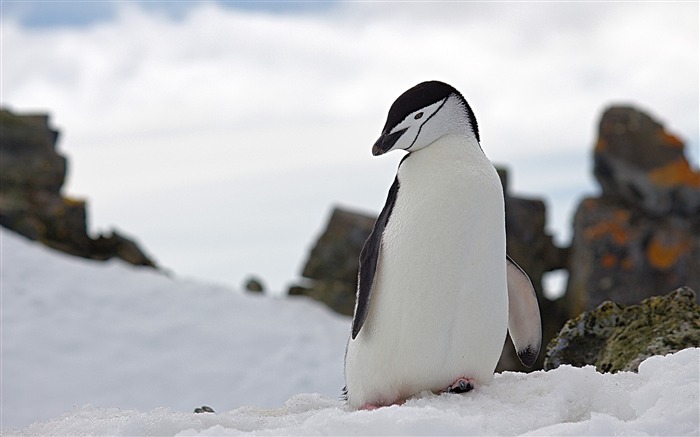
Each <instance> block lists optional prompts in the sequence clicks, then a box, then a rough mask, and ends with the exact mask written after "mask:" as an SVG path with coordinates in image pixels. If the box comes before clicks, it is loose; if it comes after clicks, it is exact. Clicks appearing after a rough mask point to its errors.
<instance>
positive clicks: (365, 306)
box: [352, 155, 408, 340]
mask: <svg viewBox="0 0 700 437" xmlns="http://www.w3.org/2000/svg"><path fill="white" fill-rule="evenodd" d="M406 156H408V155H406ZM402 162H403V161H402ZM398 192H399V177H398V176H396V178H395V179H394V183H393V184H392V185H391V188H390V189H389V195H388V196H387V198H386V203H385V204H384V208H383V209H382V212H381V213H380V214H379V217H378V218H377V221H376V222H375V223H374V229H372V233H371V234H370V236H369V238H367V241H365V245H364V246H363V247H362V252H361V253H360V271H359V273H358V275H357V303H356V304H355V317H354V318H353V320H352V339H353V340H354V339H355V337H357V334H358V333H359V332H360V329H361V328H362V325H363V324H364V323H365V319H366V318H367V312H368V311H369V301H370V298H371V297H370V294H371V293H372V285H373V284H374V273H375V272H376V271H377V261H378V259H379V247H380V246H381V244H382V234H383V233H384V228H385V227H386V224H387V223H388V222H389V216H390V215H391V211H392V210H393V209H394V204H395V203H396V195H397V193H398Z"/></svg>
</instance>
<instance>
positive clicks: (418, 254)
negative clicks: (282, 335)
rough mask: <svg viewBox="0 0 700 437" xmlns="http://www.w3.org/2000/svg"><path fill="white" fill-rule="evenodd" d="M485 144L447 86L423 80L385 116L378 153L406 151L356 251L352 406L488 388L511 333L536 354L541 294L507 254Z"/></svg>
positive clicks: (528, 353) (348, 378) (527, 360)
mask: <svg viewBox="0 0 700 437" xmlns="http://www.w3.org/2000/svg"><path fill="white" fill-rule="evenodd" d="M479 142H480V139H479V129H478V126H477V122H476V117H475V116H474V113H473V112H472V110H471V108H470V106H469V104H468V103H467V101H466V100H465V99H464V97H463V96H462V95H461V94H460V93H459V92H458V91H457V90H456V89H454V88H453V87H452V86H450V85H447V84H445V83H442V82H437V81H431V82H423V83H420V84H418V85H416V86H415V87H413V88H411V89H409V90H408V91H406V92H405V93H403V94H402V95H401V96H399V98H397V99H396V101H395V102H394V103H393V104H392V105H391V108H390V109H389V114H388V116H387V120H386V124H385V125H384V129H383V130H382V133H381V136H380V137H379V139H378V140H377V142H376V143H374V146H373V148H372V154H373V155H375V156H376V155H382V154H384V153H387V152H390V151H392V150H399V149H403V150H406V151H407V152H408V154H407V155H406V156H404V158H403V159H402V160H401V163H400V164H399V168H398V172H397V174H396V178H395V179H394V183H393V184H392V185H391V188H390V189H389V195H388V197H387V200H386V204H385V205H384V208H383V209H382V211H381V213H380V215H379V217H378V218H377V221H376V223H375V225H374V229H373V231H372V233H371V235H370V236H369V238H368V239H367V241H366V243H365V245H364V247H363V249H362V253H361V255H360V270H359V274H358V288H357V302H356V304H355V314H354V318H353V323H352V333H351V336H350V339H349V341H348V344H347V348H346V353H345V383H346V386H345V389H344V393H345V396H346V398H347V401H348V404H349V405H350V406H351V407H353V408H369V409H371V408H376V407H380V406H385V405H391V404H397V403H402V402H403V401H405V400H406V399H407V398H409V397H411V396H413V395H416V394H418V393H420V392H422V391H426V390H428V391H432V392H435V393H439V392H465V391H469V390H471V389H472V388H474V387H475V386H476V385H479V384H484V383H487V382H489V381H490V380H491V379H492V377H493V372H494V369H495V367H496V364H497V362H498V359H499V357H500V354H501V350H502V348H503V343H504V340H505V336H506V331H507V330H509V331H510V336H511V339H512V340H513V343H514V344H515V347H516V351H517V352H518V356H519V357H520V359H521V361H522V362H523V363H524V364H525V365H527V366H531V365H532V364H533V363H534V361H535V359H536V358H537V355H538V353H539V349H540V343H541V328H540V317H539V308H538V305H537V298H536V297H535V293H534V289H533V287H532V285H531V283H530V280H529V278H528V276H527V275H526V274H525V272H523V271H522V269H520V267H518V266H517V264H515V262H514V261H513V260H511V259H510V257H508V256H507V255H506V235H505V213H504V202H503V189H502V186H501V183H500V180H499V178H498V175H497V173H496V170H495V168H494V166H493V165H492V164H491V162H490V161H489V160H488V158H487V157H486V155H485V154H484V152H483V151H482V149H481V146H480V144H479Z"/></svg>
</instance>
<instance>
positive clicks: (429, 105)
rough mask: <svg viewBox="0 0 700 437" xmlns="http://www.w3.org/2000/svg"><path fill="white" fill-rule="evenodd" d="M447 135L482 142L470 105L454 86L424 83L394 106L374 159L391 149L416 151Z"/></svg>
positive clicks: (377, 144)
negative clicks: (457, 135) (462, 136)
mask: <svg viewBox="0 0 700 437" xmlns="http://www.w3.org/2000/svg"><path fill="white" fill-rule="evenodd" d="M447 134H461V135H466V136H467V137H471V138H473V139H474V140H475V141H477V142H478V141H479V127H478V126H477V124H476V117H474V113H473V112H472V110H471V108H470V107H469V104H468V103H467V101H466V100H465V99H464V97H463V96H462V94H460V93H459V91H457V90H456V89H454V88H453V87H452V86H450V85H448V84H446V83H443V82H438V81H430V82H422V83H419V84H418V85H416V86H414V87H413V88H411V89H409V90H408V91H406V92H404V93H403V94H401V95H400V96H399V98H398V99H396V101H395V102H394V103H393V104H392V105H391V108H390V109H389V115H388V116H387V119H386V124H385V125H384V129H383V130H382V134H381V135H380V137H379V139H378V140H377V142H376V143H374V146H373V147H372V154H373V155H374V156H378V155H383V154H384V153H386V152H389V151H391V150H397V149H403V150H407V151H408V152H409V153H410V152H415V151H417V150H420V149H422V148H424V147H427V146H429V145H430V144H432V143H433V142H435V141H437V140H439V139H440V138H441V137H442V136H444V135H447Z"/></svg>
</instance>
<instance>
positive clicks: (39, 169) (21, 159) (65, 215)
mask: <svg viewBox="0 0 700 437" xmlns="http://www.w3.org/2000/svg"><path fill="white" fill-rule="evenodd" d="M57 139H58V132H57V131H55V130H53V129H51V128H50V127H49V119H48V116H47V115H16V114H13V113H11V112H10V111H7V110H0V225H2V226H4V227H6V228H8V229H11V230H13V231H15V232H18V233H20V234H22V235H24V236H25V237H27V238H30V239H32V240H38V241H41V242H43V243H44V244H46V245H48V246H50V247H53V248H55V249H58V250H61V251H63V252H66V253H70V254H72V255H77V256H81V257H84V258H92V259H98V260H106V259H109V258H113V257H117V258H121V259H123V260H125V261H127V262H129V263H131V264H135V265H142V266H155V263H154V262H153V261H152V260H151V259H150V258H149V257H148V256H146V255H145V254H144V253H143V251H142V250H141V249H140V248H139V247H138V246H137V245H136V243H134V242H133V241H131V240H130V239H128V238H127V237H125V236H123V235H120V234H119V233H117V232H115V231H112V232H111V233H110V234H109V235H100V236H99V237H98V238H97V239H93V238H91V237H90V236H89V235H88V233H87V224H86V205H85V202H84V201H83V200H79V199H72V198H68V197H64V196H63V195H62V194H61V188H62V187H63V183H64V181H65V177H66V172H67V168H68V165H67V161H66V159H65V157H63V156H61V155H59V154H58V153H57V152H56V149H55V147H56V141H57Z"/></svg>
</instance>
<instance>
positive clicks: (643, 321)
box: [544, 287, 700, 372]
mask: <svg viewBox="0 0 700 437" xmlns="http://www.w3.org/2000/svg"><path fill="white" fill-rule="evenodd" d="M689 347H700V306H698V304H697V302H696V296H695V292H694V291H693V290H692V289H690V288H688V287H681V288H679V289H677V290H675V291H673V292H671V293H669V294H668V295H666V296H655V297H651V298H649V299H646V300H644V301H643V302H642V303H641V304H640V305H632V306H625V305H620V304H617V303H614V302H610V301H607V302H604V303H602V304H600V305H599V306H598V307H597V308H596V309H595V310H593V311H588V312H585V313H583V314H581V315H579V316H578V317H576V318H574V319H572V320H569V321H568V322H567V323H566V325H565V326H564V327H563V328H562V330H561V332H560V333H559V335H558V336H556V337H555V338H554V339H552V341H551V342H550V343H549V345H548V347H547V356H546V359H545V363H544V368H545V370H549V369H554V368H557V367H559V366H561V365H562V364H570V365H573V366H578V367H582V366H586V365H593V366H595V367H596V369H598V370H599V371H600V372H617V371H621V370H625V371H635V370H637V367H639V363H641V362H642V361H644V360H645V359H646V358H648V357H650V356H652V355H666V354H669V353H673V352H677V351H679V350H682V349H685V348H689Z"/></svg>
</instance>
